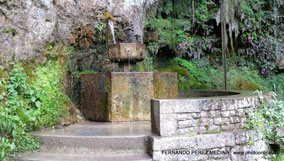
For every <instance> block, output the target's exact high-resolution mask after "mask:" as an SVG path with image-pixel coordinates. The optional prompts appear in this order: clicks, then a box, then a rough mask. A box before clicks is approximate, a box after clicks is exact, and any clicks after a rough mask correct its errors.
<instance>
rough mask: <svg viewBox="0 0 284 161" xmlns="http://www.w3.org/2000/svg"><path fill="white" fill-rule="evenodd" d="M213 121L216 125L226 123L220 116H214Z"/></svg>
mask: <svg viewBox="0 0 284 161" xmlns="http://www.w3.org/2000/svg"><path fill="white" fill-rule="evenodd" d="M213 123H214V124H215V125H222V124H224V119H223V118H221V117H219V118H214V119H213Z"/></svg>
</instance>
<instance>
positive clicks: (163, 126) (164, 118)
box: [152, 114, 178, 136]
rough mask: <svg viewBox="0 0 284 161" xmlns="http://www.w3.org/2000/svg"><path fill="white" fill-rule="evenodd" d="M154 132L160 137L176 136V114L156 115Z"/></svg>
mask: <svg viewBox="0 0 284 161" xmlns="http://www.w3.org/2000/svg"><path fill="white" fill-rule="evenodd" d="M154 118H155V119H154V120H152V131H153V132H155V133H156V134H157V135H159V136H171V135H175V134H176V131H177V129H178V127H177V126H178V125H177V118H176V114H154Z"/></svg>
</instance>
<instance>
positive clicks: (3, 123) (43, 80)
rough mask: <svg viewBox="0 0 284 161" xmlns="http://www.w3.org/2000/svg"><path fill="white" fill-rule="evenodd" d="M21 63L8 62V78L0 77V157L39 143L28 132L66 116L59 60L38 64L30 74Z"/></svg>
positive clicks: (52, 123) (56, 121) (27, 148)
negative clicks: (10, 63)
mask: <svg viewBox="0 0 284 161" xmlns="http://www.w3.org/2000/svg"><path fill="white" fill-rule="evenodd" d="M23 66H24V65H23V64H20V63H14V64H12V65H11V67H10V69H8V73H9V76H8V78H2V79H1V80H0V142H1V144H0V160H8V159H9V158H11V157H13V155H14V153H15V152H21V151H26V150H34V149H37V148H38V147H39V142H38V141H37V140H36V139H34V138H33V137H32V136H30V135H29V133H28V132H30V131H31V130H35V129H38V128H42V127H46V126H52V125H55V124H57V123H59V121H60V118H62V117H64V116H66V115H67V112H66V110H65V108H64V107H65V106H66V105H67V104H68V103H69V100H68V99H67V97H66V96H65V94H64V92H63V91H62V89H63V88H62V87H63V84H62V82H63V81H62V79H63V73H62V72H61V67H60V65H59V62H57V61H55V62H54V61H48V62H47V63H46V64H44V65H39V66H38V67H36V68H34V69H31V70H33V72H31V73H33V74H31V75H27V72H28V71H25V69H24V68H23ZM50 100H52V101H50Z"/></svg>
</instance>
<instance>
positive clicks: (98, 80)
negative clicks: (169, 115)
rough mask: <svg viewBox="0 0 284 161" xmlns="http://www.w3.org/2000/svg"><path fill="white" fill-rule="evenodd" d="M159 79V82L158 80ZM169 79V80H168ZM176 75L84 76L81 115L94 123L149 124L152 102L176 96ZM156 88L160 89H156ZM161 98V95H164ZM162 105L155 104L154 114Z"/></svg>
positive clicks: (129, 73)
mask: <svg viewBox="0 0 284 161" xmlns="http://www.w3.org/2000/svg"><path fill="white" fill-rule="evenodd" d="M157 79H159V81H157ZM166 79H169V80H166ZM176 79H177V75H176V73H153V72H110V73H97V74H82V75H81V82H82V83H81V84H82V91H81V96H82V97H81V98H82V109H81V110H82V113H83V115H84V116H85V117H86V119H88V120H91V121H110V122H116V121H146V120H150V108H151V99H152V98H154V97H155V95H156V96H159V97H160V94H161V93H156V94H155V89H156V90H157V89H159V90H162V91H163V92H165V93H168V94H164V95H163V97H164V96H165V97H166V96H169V97H174V96H176V95H177V88H176V87H175V85H171V87H167V85H169V83H175V82H176ZM155 85H157V86H158V87H157V88H156V87H155ZM161 97H162V96H161ZM159 108H160V103H159V102H157V103H155V108H154V110H156V111H155V113H158V112H159Z"/></svg>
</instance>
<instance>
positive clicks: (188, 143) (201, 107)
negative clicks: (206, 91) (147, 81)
mask: <svg viewBox="0 0 284 161" xmlns="http://www.w3.org/2000/svg"><path fill="white" fill-rule="evenodd" d="M257 104H258V98H257V96H253V95H244V94H240V95H234V96H222V97H207V98H201V97H199V98H198V97H197V98H188V99H153V100H152V102H151V117H152V132H153V133H154V134H156V135H157V136H153V137H152V138H151V142H152V147H153V149H152V156H153V159H154V161H180V160H184V161H195V160H196V161H197V160H198V161H207V160H212V161H213V160H216V161H221V160H222V161H252V160H258V161H259V160H265V159H263V157H264V156H268V154H267V153H268V148H267V146H266V145H265V143H264V141H263V138H262V136H261V135H260V134H258V133H256V132H254V131H248V130H244V127H245V124H246V122H247V121H248V118H247V115H246V111H247V110H248V109H252V110H254V109H256V107H257Z"/></svg>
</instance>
